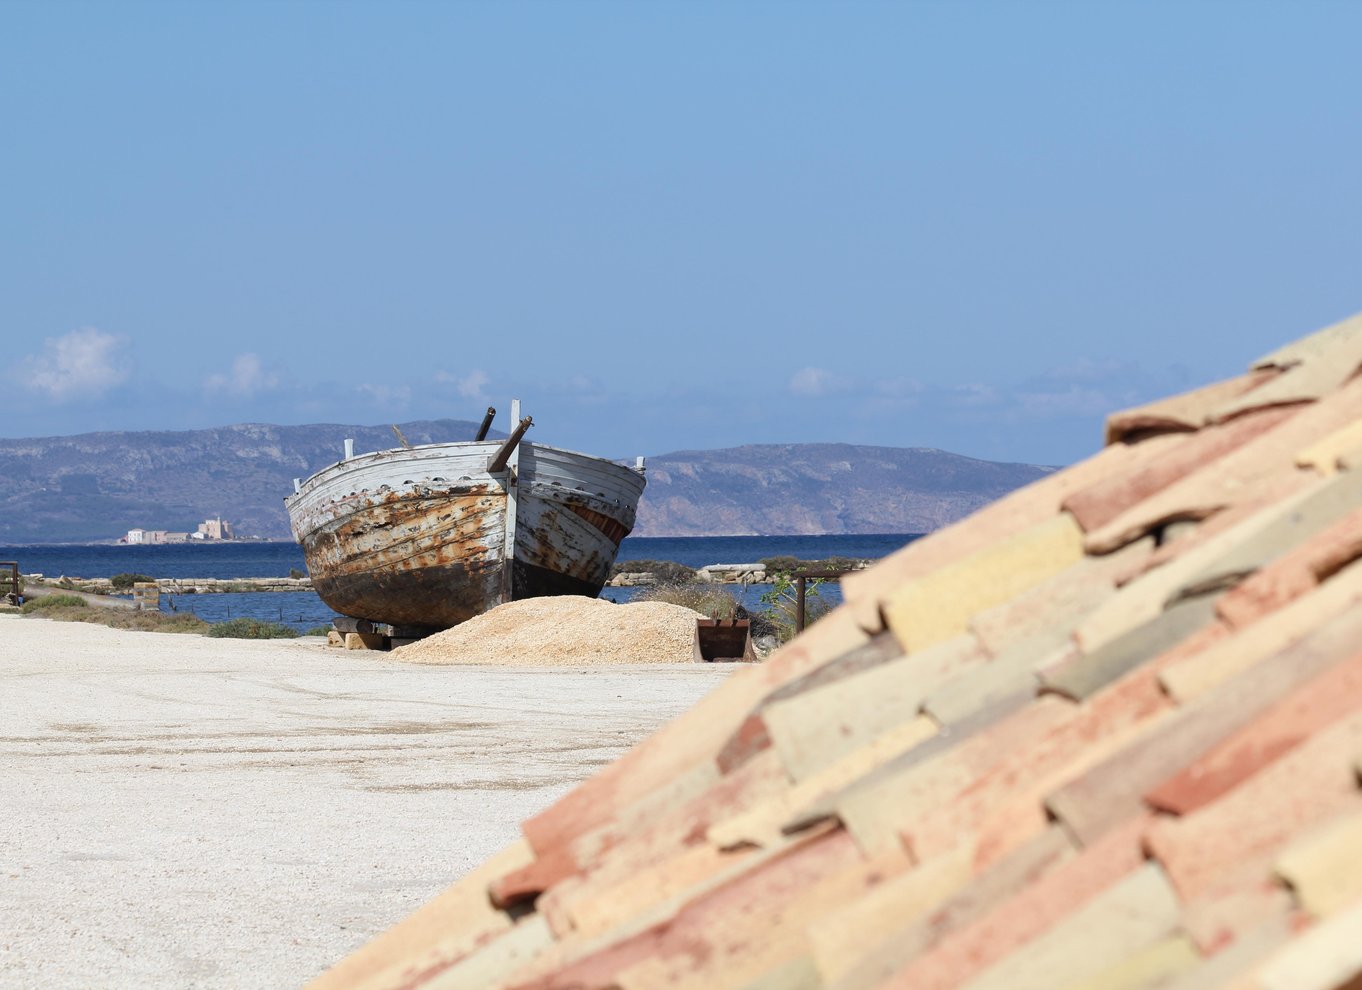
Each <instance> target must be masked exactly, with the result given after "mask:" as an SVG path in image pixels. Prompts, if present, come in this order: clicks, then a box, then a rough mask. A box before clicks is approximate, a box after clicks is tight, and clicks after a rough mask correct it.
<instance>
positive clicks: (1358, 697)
mask: <svg viewBox="0 0 1362 990" xmlns="http://www.w3.org/2000/svg"><path fill="white" fill-rule="evenodd" d="M1357 649H1358V653H1357V655H1356V656H1354V657H1350V658H1349V659H1347V660H1345V661H1343V662H1342V663H1339V664H1336V665H1335V666H1333V667H1330V668H1329V669H1327V670H1325V671H1324V672H1323V673H1321V674H1319V675H1318V676H1317V677H1314V678H1312V679H1311V680H1309V681H1307V682H1306V683H1304V684H1302V685H1301V686H1300V687H1298V688H1296V690H1295V691H1293V692H1291V693H1290V694H1289V695H1287V696H1286V697H1285V698H1283V699H1282V700H1281V701H1280V702H1278V703H1277V704H1275V705H1272V706H1271V707H1269V708H1268V709H1267V710H1266V711H1264V712H1263V713H1262V714H1261V715H1259V716H1258V717H1257V718H1255V719H1253V721H1251V722H1249V723H1247V724H1246V725H1244V726H1242V727H1241V728H1240V729H1238V730H1237V731H1235V732H1233V733H1232V734H1230V735H1229V736H1228V737H1227V738H1225V739H1224V740H1223V741H1221V742H1220V743H1218V744H1217V745H1215V746H1214V747H1212V748H1211V749H1210V750H1209V751H1208V752H1206V753H1204V754H1202V755H1201V756H1199V757H1198V758H1197V759H1195V760H1194V761H1192V762H1191V763H1189V764H1188V765H1187V766H1186V767H1184V768H1183V769H1182V770H1180V771H1178V772H1177V773H1176V774H1174V775H1173V776H1172V777H1170V778H1169V779H1168V780H1165V781H1164V782H1163V783H1161V784H1159V785H1158V786H1157V787H1155V788H1153V789H1151V790H1150V791H1148V792H1147V793H1146V794H1145V801H1147V802H1148V803H1149V805H1150V806H1151V807H1153V808H1156V809H1158V810H1159V811H1166V812H1169V813H1170V814H1175V815H1186V814H1190V813H1191V812H1193V811H1195V810H1196V809H1197V808H1200V807H1202V806H1203V805H1207V804H1210V803H1211V802H1212V801H1215V800H1216V799H1217V798H1219V797H1220V796H1221V795H1223V794H1225V793H1227V792H1228V791H1230V790H1232V789H1233V788H1234V787H1235V786H1237V785H1238V784H1239V783H1241V782H1242V781H1243V780H1245V779H1246V778H1248V777H1251V776H1252V775H1253V774H1255V773H1257V772H1258V771H1259V770H1261V769H1262V768H1263V767H1265V766H1267V765H1268V764H1269V763H1271V762H1272V761H1273V760H1276V759H1278V758H1280V757H1281V756H1282V755H1284V754H1285V753H1288V752H1290V751H1291V750H1292V749H1294V748H1295V747H1296V746H1299V745H1300V744H1301V743H1302V742H1304V741H1305V740H1307V739H1309V738H1310V737H1311V736H1312V735H1314V734H1315V733H1317V732H1318V731H1319V730H1321V729H1323V728H1324V727H1325V726H1327V725H1330V724H1331V723H1333V722H1336V721H1338V720H1339V719H1342V718H1344V717H1345V716H1347V715H1349V714H1351V713H1353V712H1356V711H1359V710H1362V643H1360V644H1358V647H1357Z"/></svg>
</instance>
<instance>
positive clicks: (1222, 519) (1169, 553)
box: [1114, 498, 1269, 588]
mask: <svg viewBox="0 0 1362 990" xmlns="http://www.w3.org/2000/svg"><path fill="white" fill-rule="evenodd" d="M1268 504H1269V502H1268V500H1267V499H1266V498H1263V499H1258V500H1249V501H1244V502H1240V503H1239V504H1237V505H1234V506H1231V507H1230V508H1228V509H1222V510H1221V511H1219V512H1216V513H1213V514H1212V515H1210V516H1208V517H1207V518H1205V519H1202V520H1201V521H1199V522H1195V523H1190V522H1189V523H1188V524H1189V525H1191V527H1192V528H1191V530H1190V531H1189V532H1187V533H1186V534H1184V535H1182V536H1179V537H1178V538H1177V539H1175V540H1172V541H1171V542H1167V543H1163V544H1160V545H1159V546H1157V547H1155V548H1154V550H1153V551H1152V552H1151V553H1150V554H1149V556H1148V557H1145V558H1144V559H1142V560H1134V561H1132V564H1131V566H1130V567H1128V568H1125V569H1124V570H1122V571H1120V572H1118V573H1117V574H1116V575H1115V576H1114V578H1115V581H1116V587H1118V588H1121V587H1124V586H1125V585H1127V584H1129V583H1130V582H1131V581H1134V580H1135V579H1136V578H1138V577H1140V576H1141V575H1144V574H1148V573H1149V572H1150V571H1153V570H1156V569H1158V568H1160V567H1163V566H1165V565H1167V564H1171V563H1173V562H1174V561H1176V560H1177V559H1178V558H1180V557H1182V556H1183V555H1185V554H1190V553H1192V552H1194V551H1195V550H1196V549H1197V548H1198V547H1201V546H1203V545H1204V544H1206V543H1208V542H1209V541H1210V540H1212V539H1214V538H1215V537H1217V536H1219V535H1220V534H1221V533H1223V532H1226V531H1227V530H1230V529H1233V528H1234V527H1235V526H1237V525H1239V524H1240V523H1241V522H1243V521H1244V520H1246V519H1248V518H1250V517H1251V516H1253V515H1255V514H1256V513H1258V512H1261V511H1262V510H1263V509H1264V508H1266V507H1267V506H1268Z"/></svg>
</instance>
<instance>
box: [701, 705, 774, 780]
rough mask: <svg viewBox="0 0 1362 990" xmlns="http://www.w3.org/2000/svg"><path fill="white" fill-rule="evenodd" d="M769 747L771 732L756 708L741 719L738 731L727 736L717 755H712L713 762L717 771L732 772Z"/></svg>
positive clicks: (722, 772)
mask: <svg viewBox="0 0 1362 990" xmlns="http://www.w3.org/2000/svg"><path fill="white" fill-rule="evenodd" d="M770 748H771V733H770V731H769V730H768V729H767V727H766V720H765V719H764V718H762V717H761V711H760V710H757V711H755V712H753V713H752V714H751V715H748V716H747V718H745V719H743V721H742V724H741V725H739V726H738V731H737V732H735V733H733V735H732V736H731V737H729V740H728V742H726V743H724V746H723V749H721V750H719V755H718V756H716V757H714V762H715V764H716V765H717V766H718V768H719V773H721V774H727V773H732V772H733V771H734V770H736V769H738V767H740V766H742V765H743V764H744V763H746V762H747V761H748V760H750V759H752V757H754V756H756V755H757V754H758V753H760V752H762V751H763V750H767V749H770Z"/></svg>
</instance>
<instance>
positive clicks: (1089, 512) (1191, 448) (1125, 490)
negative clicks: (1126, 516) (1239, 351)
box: [1064, 407, 1296, 532]
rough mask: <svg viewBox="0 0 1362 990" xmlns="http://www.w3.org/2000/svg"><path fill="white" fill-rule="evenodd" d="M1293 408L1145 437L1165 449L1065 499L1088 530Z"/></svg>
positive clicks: (1200, 466) (1202, 465) (1244, 440)
mask: <svg viewBox="0 0 1362 990" xmlns="http://www.w3.org/2000/svg"><path fill="white" fill-rule="evenodd" d="M1294 412H1296V410H1295V409H1291V408H1280V407H1279V408H1274V409H1264V410H1260V411H1257V412H1253V413H1250V414H1247V415H1244V416H1240V417H1239V418H1238V419H1236V420H1233V421H1231V422H1229V423H1224V424H1222V425H1219V426H1213V427H1210V428H1208V429H1205V430H1200V431H1198V432H1196V433H1191V434H1186V435H1183V436H1178V437H1176V439H1175V440H1174V439H1173V438H1160V439H1159V440H1158V441H1154V440H1146V441H1145V443H1146V444H1153V443H1156V442H1158V443H1161V444H1163V445H1164V446H1166V448H1167V450H1166V451H1161V452H1160V456H1158V457H1157V458H1154V459H1152V460H1151V461H1150V462H1148V463H1145V464H1141V465H1139V466H1137V467H1133V468H1132V469H1131V470H1129V471H1126V472H1125V473H1123V474H1120V475H1116V476H1114V477H1108V478H1103V479H1101V480H1100V481H1097V482H1094V483H1093V484H1092V485H1090V486H1088V487H1087V488H1084V489H1083V490H1082V491H1078V492H1075V493H1074V494H1072V495H1070V496H1069V497H1068V498H1066V499H1065V500H1064V508H1065V509H1067V510H1068V511H1069V512H1071V513H1073V516H1074V518H1075V519H1077V520H1078V523H1079V525H1080V526H1082V527H1083V530H1084V532H1092V531H1093V530H1095V529H1099V528H1101V527H1102V526H1105V525H1107V524H1108V523H1110V522H1112V520H1114V519H1116V518H1118V517H1119V516H1120V515H1121V514H1122V513H1123V512H1128V511H1129V510H1131V509H1133V508H1134V507H1135V506H1137V505H1139V504H1140V503H1141V502H1143V501H1144V500H1145V499H1147V498H1149V496H1151V495H1153V494H1154V493H1155V492H1160V491H1163V490H1164V489H1165V488H1167V487H1168V486H1169V485H1171V484H1173V483H1174V482H1175V481H1179V480H1181V479H1182V478H1185V477H1186V476H1187V475H1189V474H1192V473H1194V472H1196V471H1200V470H1202V469H1204V468H1205V467H1206V466H1207V465H1208V464H1210V463H1212V462H1213V461H1215V460H1216V459H1217V458H1219V457H1222V456H1224V455H1225V454H1228V453H1229V452H1230V451H1232V450H1236V449H1238V448H1239V447H1241V446H1243V445H1244V444H1246V443H1248V442H1249V441H1250V440H1252V439H1254V438H1255V437H1257V436H1259V435H1260V434H1262V433H1265V432H1266V431H1267V430H1270V429H1271V428H1272V427H1274V426H1276V425H1277V424H1278V423H1280V422H1282V421H1283V420H1284V419H1287V418H1288V417H1290V416H1291V415H1292V414H1293V413H1294Z"/></svg>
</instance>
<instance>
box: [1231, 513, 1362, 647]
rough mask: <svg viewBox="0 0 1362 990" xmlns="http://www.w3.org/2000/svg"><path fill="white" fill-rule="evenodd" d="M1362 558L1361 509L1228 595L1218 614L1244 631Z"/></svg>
mask: <svg viewBox="0 0 1362 990" xmlns="http://www.w3.org/2000/svg"><path fill="white" fill-rule="evenodd" d="M1359 556H1362V508H1359V509H1357V510H1355V511H1354V512H1351V513H1349V514H1348V515H1347V516H1345V517H1344V518H1342V519H1340V520H1338V522H1336V523H1334V524H1333V525H1332V526H1330V527H1328V528H1327V529H1325V530H1323V531H1322V532H1319V533H1316V534H1315V535H1314V536H1313V537H1311V538H1310V539H1308V540H1306V541H1305V542H1304V543H1302V544H1301V545H1300V546H1298V547H1296V548H1295V549H1294V550H1292V551H1290V552H1289V553H1287V554H1286V555H1285V556H1283V557H1282V558H1281V559H1279V560H1276V561H1274V562H1273V563H1271V564H1269V565H1268V566H1267V567H1264V568H1263V569H1262V570H1261V571H1259V572H1258V573H1257V574H1255V575H1253V576H1252V577H1250V578H1248V579H1247V580H1246V581H1244V583H1243V584H1241V585H1239V587H1237V588H1235V589H1233V590H1232V591H1230V592H1228V593H1226V595H1225V596H1224V598H1223V599H1221V602H1220V604H1219V606H1218V609H1217V610H1218V611H1219V613H1220V616H1221V618H1223V619H1224V620H1225V621H1226V622H1228V623H1229V624H1230V625H1232V626H1234V627H1235V628H1242V627H1244V626H1247V625H1251V624H1252V623H1254V622H1256V621H1258V619H1259V618H1261V617H1262V616H1263V615H1264V614H1265V613H1267V612H1272V611H1275V610H1277V609H1279V608H1281V607H1282V606H1283V605H1285V604H1286V603H1287V602H1290V601H1292V600H1294V599H1296V598H1299V597H1301V596H1302V595H1306V594H1309V593H1310V592H1311V591H1313V590H1314V589H1315V587H1316V586H1317V585H1318V583H1319V582H1320V581H1321V580H1322V579H1324V578H1327V577H1328V576H1329V575H1331V574H1333V573H1335V572H1336V571H1338V570H1339V569H1340V568H1342V567H1344V566H1346V565H1347V564H1349V563H1351V562H1352V561H1353V560H1355V559H1357V558H1358V557H1359Z"/></svg>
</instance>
